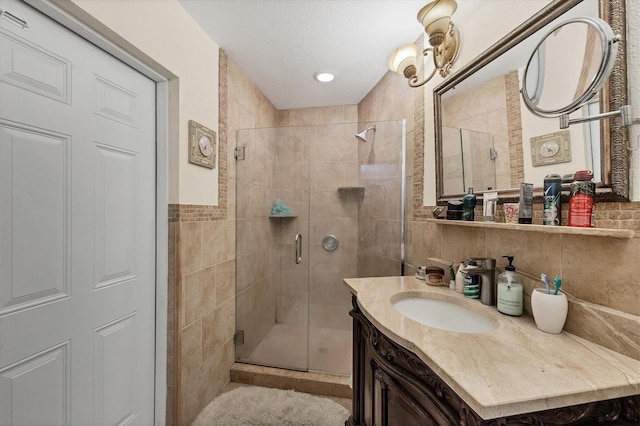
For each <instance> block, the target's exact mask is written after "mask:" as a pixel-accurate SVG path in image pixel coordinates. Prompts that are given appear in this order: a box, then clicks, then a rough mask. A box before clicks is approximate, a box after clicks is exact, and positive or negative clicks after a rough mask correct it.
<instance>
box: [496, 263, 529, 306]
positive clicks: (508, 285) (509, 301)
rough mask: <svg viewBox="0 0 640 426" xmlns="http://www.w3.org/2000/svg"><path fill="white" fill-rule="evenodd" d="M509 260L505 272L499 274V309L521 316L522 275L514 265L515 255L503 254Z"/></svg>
mask: <svg viewBox="0 0 640 426" xmlns="http://www.w3.org/2000/svg"><path fill="white" fill-rule="evenodd" d="M502 257H506V258H507V259H508V260H509V264H508V265H507V266H505V268H504V272H503V273H501V274H500V275H499V276H498V297H497V301H496V305H497V307H498V311H500V312H502V313H503V314H506V315H512V316H515V317H519V316H521V315H522V305H523V294H522V291H523V287H522V277H521V276H520V274H518V273H517V272H516V267H515V266H513V263H512V262H513V256H502Z"/></svg>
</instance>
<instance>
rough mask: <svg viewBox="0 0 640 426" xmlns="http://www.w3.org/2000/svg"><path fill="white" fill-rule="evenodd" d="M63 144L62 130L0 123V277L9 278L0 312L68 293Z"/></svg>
mask: <svg viewBox="0 0 640 426" xmlns="http://www.w3.org/2000/svg"><path fill="white" fill-rule="evenodd" d="M68 145H69V140H68V138H66V137H64V136H62V135H55V134H46V133H44V132H42V131H39V130H38V129H35V128H27V127H25V128H17V127H11V126H9V125H2V124H0V199H2V204H1V205H0V221H1V223H2V224H3V226H2V227H1V228H0V277H1V279H2V282H3V283H11V285H10V288H9V289H8V290H9V291H3V292H2V293H0V314H6V313H9V312H14V311H17V310H22V309H27V308H31V307H33V306H35V305H39V304H42V303H46V302H50V301H53V300H56V299H59V298H61V297H66V296H68V293H69V282H68V271H67V268H66V265H67V260H68V249H69V237H70V232H69V227H68V226H67V222H66V217H67V216H68V214H69V208H68V206H69V204H68V193H69V185H68V180H67V176H66V169H67V163H68V161H67V155H68V153H67V151H68V149H67V148H68ZM43 211H46V212H47V214H46V215H43V214H42V212H43ZM9 223H11V224H12V226H7V224H9ZM32 235H37V238H38V244H32V243H31V241H30V237H31V236H32ZM35 263H37V265H38V267H37V268H35V267H33V265H34V264H35Z"/></svg>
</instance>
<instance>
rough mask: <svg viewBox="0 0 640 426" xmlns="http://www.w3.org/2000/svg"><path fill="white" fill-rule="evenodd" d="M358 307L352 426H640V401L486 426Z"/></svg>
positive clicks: (562, 410)
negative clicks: (573, 425) (606, 425)
mask: <svg viewBox="0 0 640 426" xmlns="http://www.w3.org/2000/svg"><path fill="white" fill-rule="evenodd" d="M352 303H353V309H352V310H351V312H350V315H351V316H352V317H353V351H354V352H353V401H352V402H353V409H352V415H351V417H350V418H349V419H348V420H347V421H346V422H345V425H346V426H361V425H362V426H364V425H368V426H387V425H390V426H411V425H420V426H424V425H443V426H444V425H446V426H452V425H461V426H473V425H496V426H497V425H539V426H543V425H545V426H546V425H565V424H582V425H593V424H635V425H638V424H640V395H636V396H632V397H626V398H618V399H613V400H607V401H600V402H594V403H589V404H583V405H577V406H572V407H565V408H559V409H553V410H545V411H539V412H535V413H527V414H520V415H515V416H510V417H502V418H497V419H491V420H483V419H482V418H481V417H480V416H478V415H477V414H476V413H475V412H474V411H473V410H472V409H471V408H470V407H469V406H468V405H467V404H466V403H465V402H464V401H463V400H462V399H461V398H460V397H459V396H458V395H457V394H456V393H455V392H454V391H453V390H452V389H451V388H450V387H449V386H448V385H447V384H445V383H444V382H443V381H442V380H441V379H440V378H439V377H438V376H437V375H436V374H435V373H434V372H433V370H431V369H430V368H429V367H427V366H426V365H425V364H424V362H423V361H422V360H421V359H419V358H418V357H417V356H416V355H415V354H413V353H412V352H410V351H408V350H407V349H405V348H403V347H402V346H400V345H398V344H397V343H395V342H394V341H392V340H391V339H389V338H388V337H387V336H385V335H384V334H382V333H381V332H380V331H379V330H378V329H377V328H376V327H374V326H373V325H372V324H371V322H369V320H368V319H367V318H366V317H365V316H364V315H363V314H362V312H361V311H360V309H359V308H358V304H357V299H356V297H355V296H354V297H353V300H352ZM469 356H472V354H469Z"/></svg>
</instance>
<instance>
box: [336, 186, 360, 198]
mask: <svg viewBox="0 0 640 426" xmlns="http://www.w3.org/2000/svg"><path fill="white" fill-rule="evenodd" d="M338 195H357V196H360V197H362V196H364V186H341V187H339V188H338Z"/></svg>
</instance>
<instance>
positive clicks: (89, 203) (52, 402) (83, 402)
mask: <svg viewBox="0 0 640 426" xmlns="http://www.w3.org/2000/svg"><path fill="white" fill-rule="evenodd" d="M2 8H3V9H6V10H8V11H10V12H11V13H13V14H15V15H17V16H20V17H21V18H23V19H26V20H27V21H28V23H29V31H24V30H22V29H21V28H19V27H17V26H15V25H12V24H11V23H8V22H7V21H6V20H4V19H0V31H1V33H0V52H1V53H2V55H1V57H0V91H1V95H2V96H0V240H1V241H0V267H1V271H0V425H7V424H30V425H50V424H73V425H76V424H82V425H84V424H114V425H115V424H140V425H148V424H152V423H153V413H154V367H155V366H154V358H155V337H154V336H155V331H154V321H155V228H156V226H155V83H154V82H153V81H151V80H149V79H148V78H146V77H145V76H143V75H141V74H139V73H138V72H136V71H134V70H132V69H131V68H130V67H128V66H127V65H125V64H123V63H121V62H119V61H118V60H116V59H115V58H113V57H112V56H110V55H108V54H106V53H105V52H103V51H102V50H100V49H98V48H96V47H95V46H93V45H92V44H90V43H88V42H87V41H85V40H84V39H82V38H80V37H78V36H76V35H75V34H74V33H72V32H70V31H68V30H67V29H65V28H63V27H61V26H60V25H58V24H57V23H55V22H53V21H51V20H50V19H48V18H46V17H45V16H43V15H41V14H40V13H39V12H36V11H35V10H33V9H31V8H30V7H29V6H27V5H25V4H24V3H22V2H17V1H12V0H2Z"/></svg>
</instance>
